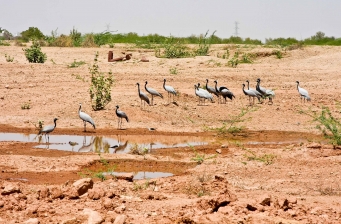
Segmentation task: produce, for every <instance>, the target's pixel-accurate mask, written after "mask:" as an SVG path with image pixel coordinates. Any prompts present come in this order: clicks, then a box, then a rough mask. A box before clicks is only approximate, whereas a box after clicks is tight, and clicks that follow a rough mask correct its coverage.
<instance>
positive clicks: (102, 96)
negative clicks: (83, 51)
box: [89, 52, 114, 110]
mask: <svg viewBox="0 0 341 224" xmlns="http://www.w3.org/2000/svg"><path fill="white" fill-rule="evenodd" d="M89 72H90V74H91V84H90V88H89V92H90V98H91V105H92V108H93V109H94V110H102V109H104V108H105V106H106V105H107V104H108V103H109V102H110V101H111V86H112V84H113V83H114V78H113V76H112V72H111V71H110V72H108V76H107V77H105V76H104V74H103V73H102V72H100V71H99V66H98V52H96V55H95V59H94V64H93V65H92V66H91V67H89Z"/></svg>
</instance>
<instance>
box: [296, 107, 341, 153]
mask: <svg viewBox="0 0 341 224" xmlns="http://www.w3.org/2000/svg"><path fill="white" fill-rule="evenodd" d="M300 113H303V114H306V115H308V116H310V117H312V118H313V121H314V122H317V125H316V128H317V129H318V130H320V131H321V132H322V134H323V136H324V137H325V138H326V139H329V141H330V143H331V144H333V145H334V146H336V145H341V123H340V121H339V120H338V119H337V118H335V117H334V116H333V115H332V113H331V112H330V109H329V108H328V107H326V106H322V109H321V111H320V113H318V112H314V111H311V110H310V111H302V110H301V111H300Z"/></svg>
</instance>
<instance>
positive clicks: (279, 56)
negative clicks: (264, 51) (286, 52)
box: [273, 50, 283, 59]
mask: <svg viewBox="0 0 341 224" xmlns="http://www.w3.org/2000/svg"><path fill="white" fill-rule="evenodd" d="M273 54H274V55H276V58H278V59H281V58H283V55H282V52H281V51H280V50H274V51H273Z"/></svg>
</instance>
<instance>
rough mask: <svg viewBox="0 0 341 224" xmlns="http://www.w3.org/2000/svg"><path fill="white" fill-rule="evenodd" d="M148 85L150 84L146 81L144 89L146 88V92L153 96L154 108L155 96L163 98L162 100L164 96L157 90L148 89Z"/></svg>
mask: <svg viewBox="0 0 341 224" xmlns="http://www.w3.org/2000/svg"><path fill="white" fill-rule="evenodd" d="M147 84H148V82H147V81H146V83H145V85H144V88H145V90H146V91H147V92H148V93H149V94H150V95H152V106H153V105H154V96H159V97H161V98H162V99H163V96H162V94H161V93H159V92H158V91H156V90H155V89H153V88H149V87H147Z"/></svg>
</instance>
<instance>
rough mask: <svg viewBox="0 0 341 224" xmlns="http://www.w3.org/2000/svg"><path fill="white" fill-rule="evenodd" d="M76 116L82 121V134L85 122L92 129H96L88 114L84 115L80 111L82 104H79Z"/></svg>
mask: <svg viewBox="0 0 341 224" xmlns="http://www.w3.org/2000/svg"><path fill="white" fill-rule="evenodd" d="M78 114H79V117H80V119H82V121H83V123H84V132H86V123H87V122H88V123H90V124H91V125H92V126H93V127H94V129H96V125H95V122H94V121H93V120H92V118H91V117H90V116H89V115H88V114H86V113H84V112H83V111H82V104H81V103H80V104H79V110H78Z"/></svg>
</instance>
